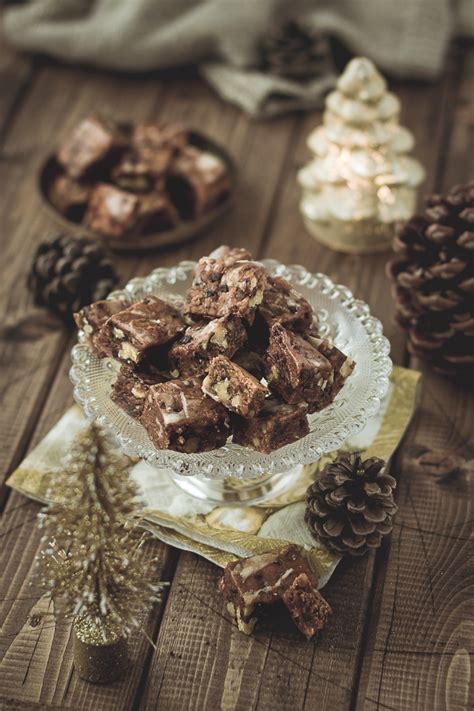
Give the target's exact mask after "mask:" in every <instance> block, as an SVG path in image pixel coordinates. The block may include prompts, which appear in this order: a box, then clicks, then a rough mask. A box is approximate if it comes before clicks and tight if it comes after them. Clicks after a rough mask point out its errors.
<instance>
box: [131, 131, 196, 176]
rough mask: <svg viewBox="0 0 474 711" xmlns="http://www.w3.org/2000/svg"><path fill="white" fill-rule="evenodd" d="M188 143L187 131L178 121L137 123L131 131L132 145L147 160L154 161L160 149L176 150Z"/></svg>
mask: <svg viewBox="0 0 474 711" xmlns="http://www.w3.org/2000/svg"><path fill="white" fill-rule="evenodd" d="M188 143H189V136H188V132H187V131H186V129H185V128H184V127H183V126H182V125H181V124H179V123H138V124H136V126H135V128H134V129H133V132H132V146H133V148H134V149H135V151H136V152H137V154H138V155H139V156H140V157H141V158H142V159H143V160H145V161H147V162H149V161H154V160H155V156H156V155H157V152H159V151H161V150H162V149H172V151H176V150H178V149H182V148H184V147H185V146H187V145H188ZM166 167H168V166H166Z"/></svg>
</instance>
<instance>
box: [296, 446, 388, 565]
mask: <svg viewBox="0 0 474 711" xmlns="http://www.w3.org/2000/svg"><path fill="white" fill-rule="evenodd" d="M384 467H385V462H384V461H383V459H378V457H371V458H370V459H366V460H365V461H362V458H361V455H360V453H359V452H344V453H342V454H340V455H339V456H338V457H336V459H335V460H334V462H331V463H330V464H327V465H326V466H325V467H324V469H323V470H322V472H321V476H320V478H319V479H318V480H317V481H315V482H314V484H312V485H311V486H310V487H309V489H308V491H307V499H306V513H305V521H306V523H307V524H308V526H309V528H310V530H311V533H312V534H313V536H314V537H315V538H316V539H317V540H318V541H320V542H321V543H323V544H324V545H325V546H326V547H327V548H329V549H330V550H333V551H335V552H337V553H350V554H351V555H356V556H359V555H363V554H364V553H365V552H366V551H367V550H368V549H369V548H378V547H379V546H380V544H381V542H382V537H383V536H386V535H387V534H388V533H390V531H391V530H392V525H393V524H392V519H393V516H394V515H395V513H396V511H397V505H396V504H395V502H394V500H393V489H394V488H395V486H396V481H395V479H394V478H393V477H392V476H390V475H389V474H386V473H385V471H384Z"/></svg>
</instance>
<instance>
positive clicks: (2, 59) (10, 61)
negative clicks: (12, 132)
mask: <svg viewBox="0 0 474 711" xmlns="http://www.w3.org/2000/svg"><path fill="white" fill-rule="evenodd" d="M34 74H35V70H34V67H33V64H32V62H31V61H30V60H29V59H27V58H26V57H20V56H19V55H18V54H17V53H15V52H14V51H13V50H12V49H10V47H8V45H7V43H6V41H5V38H4V36H3V33H2V32H1V31H0V142H1V140H2V138H3V136H4V135H5V132H6V130H7V128H8V125H9V123H10V122H11V121H12V120H13V118H14V115H15V109H16V108H17V106H18V105H19V104H20V103H21V100H22V98H23V96H24V92H25V91H26V90H27V87H28V85H29V84H30V82H31V80H32V78H33V76H34ZM0 160H1V161H7V160H8V151H4V150H1V149H0Z"/></svg>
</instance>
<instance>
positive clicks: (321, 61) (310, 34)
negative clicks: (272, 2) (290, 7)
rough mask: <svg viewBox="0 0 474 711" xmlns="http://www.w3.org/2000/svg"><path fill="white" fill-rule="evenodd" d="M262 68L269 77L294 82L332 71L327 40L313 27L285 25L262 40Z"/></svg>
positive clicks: (297, 23)
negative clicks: (283, 78)
mask: <svg viewBox="0 0 474 711" xmlns="http://www.w3.org/2000/svg"><path fill="white" fill-rule="evenodd" d="M260 55H261V64H262V67H263V68H264V69H265V70H266V71H268V72H269V73H270V74H276V75H278V76H282V77H286V78H288V79H295V80H297V81H301V80H305V79H311V78H313V77H317V76H321V74H325V73H327V72H328V71H329V70H330V69H332V59H331V50H330V46H329V41H328V40H327V38H326V37H324V35H322V34H321V32H319V31H318V30H316V29H315V28H313V27H307V26H305V25H303V24H301V23H299V22H295V21H292V22H287V23H286V24H284V25H282V26H279V27H277V28H275V29H273V30H272V31H270V32H269V33H268V34H267V35H266V36H265V37H264V38H263V39H262V41H261V45H260Z"/></svg>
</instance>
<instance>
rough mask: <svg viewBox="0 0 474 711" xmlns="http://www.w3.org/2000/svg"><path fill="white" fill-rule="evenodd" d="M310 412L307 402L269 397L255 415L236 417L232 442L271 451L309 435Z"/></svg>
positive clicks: (233, 422)
mask: <svg viewBox="0 0 474 711" xmlns="http://www.w3.org/2000/svg"><path fill="white" fill-rule="evenodd" d="M307 411H308V406H307V405H306V403H298V404H297V405H289V404H288V403H286V402H281V400H279V399H278V398H276V397H269V398H267V399H266V400H265V402H264V405H263V408H262V409H261V410H260V412H259V413H258V414H257V415H256V416H255V417H252V418H248V419H246V418H243V417H239V416H234V417H233V420H232V424H233V433H234V438H233V442H234V443H235V444H240V445H242V446H243V447H251V448H252V449H256V450H257V451H258V452H264V453H265V454H269V453H270V452H273V450H275V449H279V448H280V447H284V446H285V445H286V444H291V442H296V440H298V439H301V437H305V436H306V435H307V434H308V432H309V424H308V418H307V417H306V413H307Z"/></svg>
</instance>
